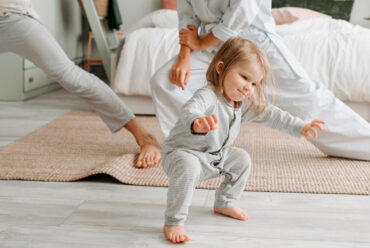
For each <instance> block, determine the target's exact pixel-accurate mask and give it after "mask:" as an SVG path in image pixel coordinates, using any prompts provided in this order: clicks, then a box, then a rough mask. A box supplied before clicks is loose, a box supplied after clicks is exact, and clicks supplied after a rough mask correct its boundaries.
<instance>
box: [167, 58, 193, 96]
mask: <svg viewBox="0 0 370 248" xmlns="http://www.w3.org/2000/svg"><path fill="white" fill-rule="evenodd" d="M189 77H190V58H178V59H177V62H176V63H175V64H174V65H173V66H172V69H171V71H170V81H171V82H172V83H174V84H176V85H177V86H179V87H180V88H181V89H182V90H184V89H185V86H186V85H187V83H188V81H189Z"/></svg>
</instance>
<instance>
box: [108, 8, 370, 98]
mask: <svg viewBox="0 0 370 248" xmlns="http://www.w3.org/2000/svg"><path fill="white" fill-rule="evenodd" d="M131 30H132V31H131V32H130V33H129V34H128V35H127V36H126V38H125V45H124V47H123V49H122V52H121V55H120V60H119V62H118V65H117V70H116V75H115V79H114V81H113V84H112V87H113V89H114V90H115V91H116V92H117V93H119V94H125V95H144V96H150V95H151V90H150V84H149V81H150V78H151V76H152V75H153V74H154V73H155V72H156V70H157V69H158V68H159V67H161V66H162V65H163V64H164V63H166V62H167V61H168V60H169V59H171V58H172V57H173V56H175V55H176V54H177V53H178V51H179V48H180V47H179V45H178V37H177V36H178V35H177V33H178V31H177V14H176V12H175V11H169V10H159V11H155V12H153V13H152V14H150V15H148V16H147V17H145V18H143V19H142V20H141V21H139V22H138V23H137V24H136V25H135V26H133V28H132V29H131ZM276 31H277V33H278V34H279V35H280V36H281V37H282V38H283V40H284V42H285V44H286V45H287V47H288V48H289V49H290V50H291V51H292V52H293V54H294V55H295V56H296V58H297V59H298V61H299V62H300V63H301V64H302V66H303V67H304V68H305V69H306V71H307V72H308V74H309V75H310V76H311V78H312V79H314V80H317V81H319V82H321V83H323V84H324V85H326V86H327V87H328V88H329V89H330V90H332V91H333V93H334V94H335V95H336V96H337V97H338V98H339V99H341V100H349V101H354V102H370V30H369V29H365V28H362V27H360V26H356V25H352V24H350V23H348V22H346V21H342V20H334V19H329V18H317V19H308V20H303V21H299V22H294V23H292V24H286V25H279V26H277V27H276Z"/></svg>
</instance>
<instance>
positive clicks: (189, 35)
mask: <svg viewBox="0 0 370 248" xmlns="http://www.w3.org/2000/svg"><path fill="white" fill-rule="evenodd" d="M188 29H189V30H187V29H181V30H180V32H179V39H180V45H184V46H187V47H189V48H190V49H192V50H194V51H200V50H201V41H200V39H199V36H198V31H197V29H196V27H195V26H191V25H188Z"/></svg>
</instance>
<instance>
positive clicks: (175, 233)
mask: <svg viewBox="0 0 370 248" xmlns="http://www.w3.org/2000/svg"><path fill="white" fill-rule="evenodd" d="M163 232H164V235H166V237H167V238H168V240H170V241H171V242H172V243H185V242H188V241H190V238H189V236H188V235H186V233H185V230H184V227H183V226H166V225H164V226H163Z"/></svg>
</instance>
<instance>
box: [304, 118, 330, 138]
mask: <svg viewBox="0 0 370 248" xmlns="http://www.w3.org/2000/svg"><path fill="white" fill-rule="evenodd" d="M320 124H325V121H319V120H314V121H312V122H311V123H310V124H307V125H305V126H304V127H303V129H302V132H301V134H302V135H303V136H304V137H306V138H307V139H310V138H312V134H311V133H313V135H314V137H315V138H317V131H316V129H315V127H317V128H318V129H319V130H320V131H322V127H321V126H320ZM310 132H311V133H310Z"/></svg>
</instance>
